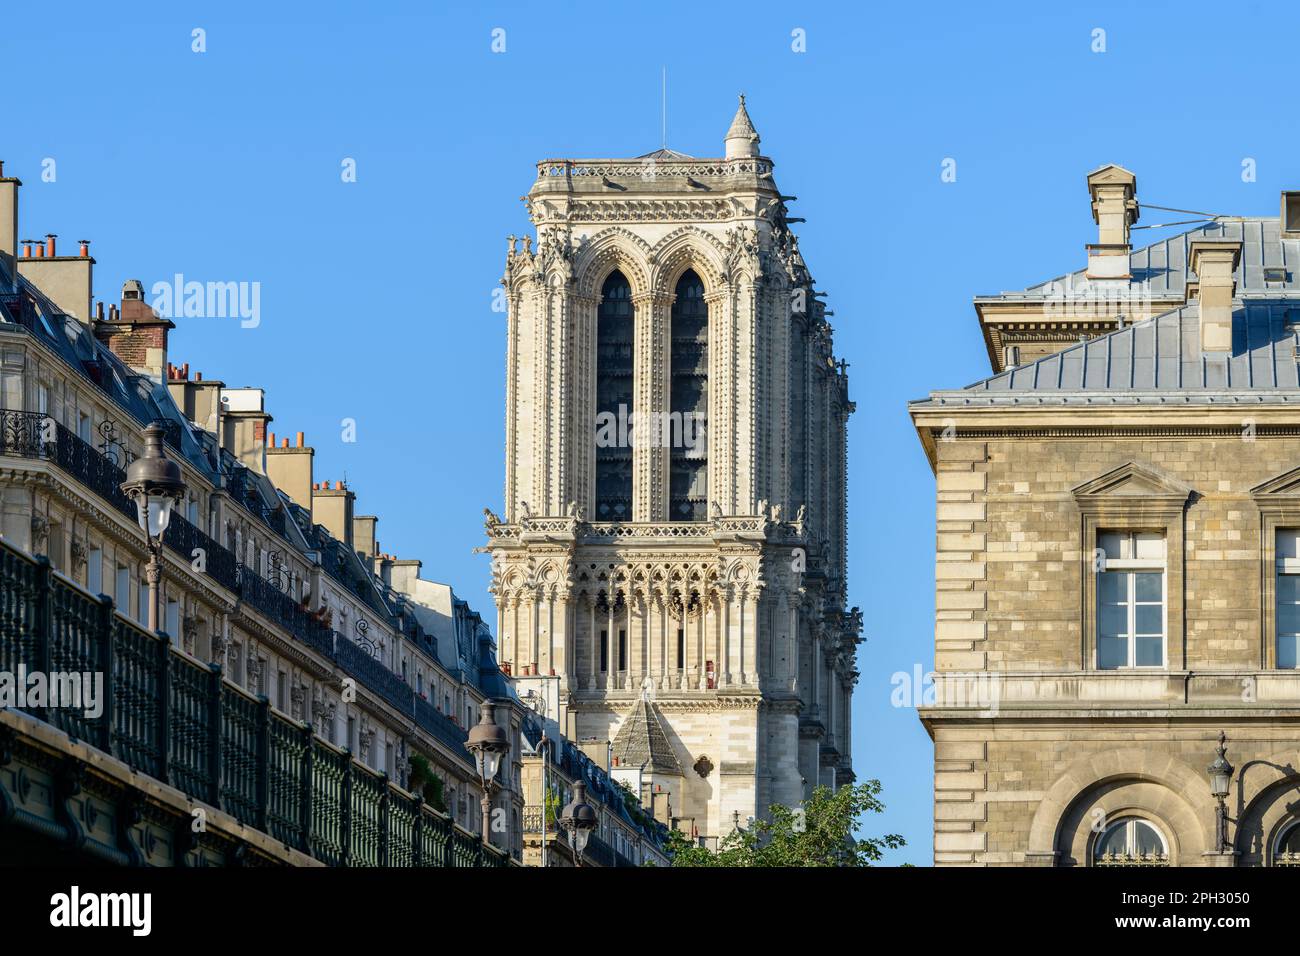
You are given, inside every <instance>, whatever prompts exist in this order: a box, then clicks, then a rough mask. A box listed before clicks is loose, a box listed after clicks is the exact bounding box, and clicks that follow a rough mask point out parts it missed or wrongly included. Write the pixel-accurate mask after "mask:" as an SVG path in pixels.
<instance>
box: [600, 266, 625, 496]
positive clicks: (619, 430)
mask: <svg viewBox="0 0 1300 956" xmlns="http://www.w3.org/2000/svg"><path fill="white" fill-rule="evenodd" d="M631 421H632V288H631V286H629V285H628V282H627V279H625V278H624V277H623V273H621V272H612V273H610V276H609V278H608V279H606V280H605V285H604V286H603V287H602V288H601V290H600V305H599V307H598V308H597V310H596V507H595V520H597V521H630V520H632V442H631Z"/></svg>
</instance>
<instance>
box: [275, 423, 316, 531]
mask: <svg viewBox="0 0 1300 956" xmlns="http://www.w3.org/2000/svg"><path fill="white" fill-rule="evenodd" d="M302 437H303V435H302V432H299V433H298V447H296V448H290V447H289V439H287V438H285V439H284V440H283V442H282V444H280V445H279V446H276V445H274V444H273V445H272V447H270V448H267V449H266V477H268V478H270V479H271V484H273V485H275V487H277V488H279V489H280V490H281V491H283V492H284V493H285V494H286V495H288V496H289V498H290V499H291V500H292V501H293V502H294V503H295V504H299V505H302V506H303V507H304V508H306V509H307V510H309V511H310V510H311V507H312V488H313V486H314V483H313V481H312V467H313V462H314V461H315V458H316V450H315V449H314V448H307V447H305V446H304V444H303V441H302ZM313 520H316V519H313Z"/></svg>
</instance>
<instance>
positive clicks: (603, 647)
mask: <svg viewBox="0 0 1300 956" xmlns="http://www.w3.org/2000/svg"><path fill="white" fill-rule="evenodd" d="M600 670H601V672H602V673H606V672H608V671H609V631H601V632H600Z"/></svg>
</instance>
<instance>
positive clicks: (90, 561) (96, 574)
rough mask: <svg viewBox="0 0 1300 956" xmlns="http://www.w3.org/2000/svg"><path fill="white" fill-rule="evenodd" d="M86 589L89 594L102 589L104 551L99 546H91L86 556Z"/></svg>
mask: <svg viewBox="0 0 1300 956" xmlns="http://www.w3.org/2000/svg"><path fill="white" fill-rule="evenodd" d="M86 590H87V591H89V592H90V593H91V594H100V593H102V592H103V590H104V552H103V551H101V550H100V549H99V548H91V549H90V554H89V555H88V556H87V557H86Z"/></svg>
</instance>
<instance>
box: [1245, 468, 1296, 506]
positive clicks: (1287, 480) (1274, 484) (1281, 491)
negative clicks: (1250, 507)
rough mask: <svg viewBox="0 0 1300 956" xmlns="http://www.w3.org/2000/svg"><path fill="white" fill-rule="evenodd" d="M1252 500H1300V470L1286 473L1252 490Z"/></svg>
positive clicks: (1294, 469) (1293, 469)
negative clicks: (1279, 498)
mask: <svg viewBox="0 0 1300 956" xmlns="http://www.w3.org/2000/svg"><path fill="white" fill-rule="evenodd" d="M1250 496H1251V497H1252V498H1277V497H1286V498H1296V499H1300V468H1292V469H1291V470H1290V471H1284V472H1282V474H1280V475H1278V476H1277V477H1275V478H1270V479H1269V480H1268V481H1266V482H1264V483H1263V484H1258V485H1256V486H1255V487H1254V488H1251V489H1250Z"/></svg>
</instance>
